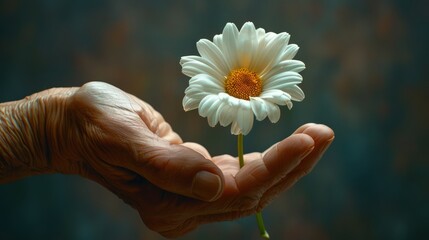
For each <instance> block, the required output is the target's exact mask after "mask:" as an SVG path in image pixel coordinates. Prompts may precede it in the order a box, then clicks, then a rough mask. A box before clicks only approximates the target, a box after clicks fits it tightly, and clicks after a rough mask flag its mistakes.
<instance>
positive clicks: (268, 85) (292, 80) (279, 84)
mask: <svg viewBox="0 0 429 240" xmlns="http://www.w3.org/2000/svg"><path fill="white" fill-rule="evenodd" d="M301 82H302V76H301V75H300V74H299V73H296V72H281V73H279V74H277V75H274V76H272V77H270V78H268V79H267V80H265V81H264V84H263V85H264V90H270V89H283V88H285V87H288V86H291V85H296V84H299V83H301Z"/></svg>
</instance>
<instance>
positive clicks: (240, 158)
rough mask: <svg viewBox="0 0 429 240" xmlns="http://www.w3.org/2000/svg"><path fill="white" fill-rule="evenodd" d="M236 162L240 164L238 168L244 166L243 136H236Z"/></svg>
mask: <svg viewBox="0 0 429 240" xmlns="http://www.w3.org/2000/svg"><path fill="white" fill-rule="evenodd" d="M237 147H238V161H239V162H240V168H242V167H243V166H244V157H243V134H239V135H238V146H237Z"/></svg>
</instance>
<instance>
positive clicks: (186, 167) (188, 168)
mask: <svg viewBox="0 0 429 240" xmlns="http://www.w3.org/2000/svg"><path fill="white" fill-rule="evenodd" d="M133 170H134V171H136V172H138V173H139V174H141V175H142V176H143V177H145V178H146V179H147V180H149V181H150V182H152V183H153V184H155V185H156V186H158V187H160V188H162V189H164V190H166V191H169V192H173V193H177V194H180V195H183V196H187V197H192V198H196V199H199V200H203V201H214V200H216V199H217V198H219V196H220V195H221V193H222V191H223V185H224V178H223V174H222V172H221V170H220V169H219V168H218V167H217V166H216V165H215V164H214V163H213V162H212V161H210V160H208V159H206V158H205V157H204V156H203V155H201V154H199V153H198V152H196V151H194V150H192V149H190V148H188V147H184V146H181V145H169V144H162V143H158V144H152V146H145V147H144V148H143V150H142V152H141V153H139V160H138V161H137V162H136V163H135V166H134V169H133Z"/></svg>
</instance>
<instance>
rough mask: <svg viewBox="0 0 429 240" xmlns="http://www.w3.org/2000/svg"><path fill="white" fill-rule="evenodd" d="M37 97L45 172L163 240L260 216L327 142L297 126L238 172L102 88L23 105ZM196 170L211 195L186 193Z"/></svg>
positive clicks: (316, 130)
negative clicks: (112, 203)
mask: <svg viewBox="0 0 429 240" xmlns="http://www.w3.org/2000/svg"><path fill="white" fill-rule="evenodd" d="M64 96H65V97H64ZM37 98H42V99H44V102H49V104H47V105H50V106H51V107H48V109H49V108H52V109H55V110H51V111H47V112H48V113H49V114H47V117H46V119H45V120H46V126H47V128H46V129H47V130H46V131H47V132H46V133H45V135H46V138H47V143H48V145H49V148H48V149H49V151H48V152H47V159H49V161H48V162H50V165H49V169H50V170H49V172H61V173H65V174H79V175H81V176H84V177H86V178H89V179H92V180H94V181H96V182H98V183H100V184H102V185H103V186H105V187H106V188H108V189H109V190H110V191H112V192H113V193H115V194H116V195H117V196H119V197H120V198H121V199H123V200H124V201H125V202H126V203H128V204H130V205H131V206H132V207H134V208H135V209H136V210H138V211H139V213H140V216H141V218H142V220H143V222H144V223H145V224H146V226H148V227H149V228H150V229H152V230H153V231H156V232H158V233H160V234H162V235H163V236H165V237H178V236H181V235H184V234H186V233H187V232H189V231H191V230H193V229H195V228H196V227H198V226H199V225H200V224H204V223H209V222H214V221H222V220H231V219H236V218H239V217H243V216H247V215H251V214H254V213H256V212H257V211H260V210H261V209H262V208H263V207H265V206H266V205H267V204H268V203H269V202H270V201H271V200H272V199H273V198H274V197H275V196H276V195H278V194H279V193H281V192H283V191H285V190H286V189H288V188H290V187H291V186H292V185H294V184H295V183H296V182H297V181H298V180H299V179H300V178H301V177H303V176H304V175H306V174H308V173H309V172H310V171H311V170H312V169H313V167H314V165H315V164H316V163H317V161H318V160H319V159H320V158H321V156H322V155H323V153H324V152H325V150H326V149H327V148H328V146H329V145H330V143H331V142H332V140H333V138H334V133H333V131H332V130H331V129H330V128H328V127H326V126H324V125H318V124H305V125H303V126H301V127H300V128H298V129H297V130H296V131H295V132H294V133H293V134H292V135H291V136H289V137H288V138H286V139H284V140H282V141H281V142H279V143H276V144H274V145H273V146H272V147H271V148H269V149H267V150H266V151H265V152H263V153H250V154H246V155H245V157H244V158H245V166H244V167H243V168H242V169H239V166H238V160H237V158H235V157H232V156H229V155H222V156H215V157H212V156H210V154H209V153H208V151H207V150H206V149H205V148H204V147H203V146H201V145H199V144H197V143H189V142H186V143H184V142H182V139H181V138H180V136H179V135H178V134H176V133H175V132H174V131H173V130H172V129H171V127H170V125H169V124H168V123H167V122H166V121H165V120H164V119H163V117H162V116H161V115H160V114H159V113H158V112H156V111H155V110H154V109H153V108H152V107H151V106H150V105H149V104H147V103H145V102H143V101H142V100H140V99H138V98H136V97H134V96H132V95H129V94H127V93H125V92H123V91H121V90H120V89H118V88H115V87H113V86H111V85H109V84H106V83H101V82H91V83H87V84H85V85H84V86H82V87H81V88H63V89H51V90H47V91H44V92H41V93H38V94H35V95H32V96H30V97H29V98H28V99H37ZM52 101H54V103H53V102H52ZM52 106H54V107H52ZM200 171H205V172H209V173H212V174H214V175H215V176H218V179H219V183H220V185H219V189H218V190H219V191H217V188H214V190H213V191H211V192H209V194H207V195H205V196H201V195H195V194H194V192H193V186H194V176H195V174H196V173H197V172H200Z"/></svg>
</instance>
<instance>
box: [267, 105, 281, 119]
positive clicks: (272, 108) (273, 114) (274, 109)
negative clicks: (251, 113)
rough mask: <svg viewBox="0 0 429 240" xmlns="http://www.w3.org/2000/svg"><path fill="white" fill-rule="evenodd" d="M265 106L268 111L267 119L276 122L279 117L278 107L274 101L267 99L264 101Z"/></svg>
mask: <svg viewBox="0 0 429 240" xmlns="http://www.w3.org/2000/svg"><path fill="white" fill-rule="evenodd" d="M265 103H266V106H267V112H268V119H270V121H271V122H272V123H276V122H278V121H279V119H280V108H279V106H277V105H276V104H274V103H270V102H268V101H266V102H265Z"/></svg>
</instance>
